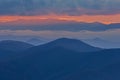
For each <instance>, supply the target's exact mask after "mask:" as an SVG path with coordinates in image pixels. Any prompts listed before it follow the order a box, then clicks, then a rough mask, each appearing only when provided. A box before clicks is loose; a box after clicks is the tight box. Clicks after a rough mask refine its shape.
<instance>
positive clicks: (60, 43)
mask: <svg viewBox="0 0 120 80" xmlns="http://www.w3.org/2000/svg"><path fill="white" fill-rule="evenodd" d="M56 47H61V48H64V49H67V50H72V51H75V52H94V51H99V50H101V49H100V48H97V47H93V46H90V45H88V44H86V43H84V42H82V41H80V40H76V39H68V38H60V39H57V40H54V41H52V42H49V43H47V44H44V45H40V46H37V47H35V48H32V49H31V50H34V49H35V50H34V51H36V49H38V50H40V49H41V50H45V49H46V50H47V49H52V48H56Z"/></svg>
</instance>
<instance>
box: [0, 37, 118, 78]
mask: <svg viewBox="0 0 120 80" xmlns="http://www.w3.org/2000/svg"><path fill="white" fill-rule="evenodd" d="M68 43H69V44H68ZM76 43H77V44H76ZM78 43H79V44H80V43H81V47H84V46H86V45H87V44H86V43H83V42H82V41H79V40H75V39H67V38H62V39H57V40H55V41H52V42H50V43H47V44H44V45H40V46H35V47H33V48H30V49H27V50H26V51H23V52H21V54H22V55H21V57H19V58H16V59H14V60H13V59H12V60H10V61H7V62H0V80H119V79H120V76H119V74H120V70H119V64H120V49H106V50H103V49H100V48H98V49H99V50H98V49H97V51H96V52H95V51H94V52H91V51H90V52H88V51H86V50H85V49H84V51H83V50H82V52H81V51H80V52H79V51H78V50H77V49H76V50H77V51H75V49H74V50H73V49H70V48H71V47H69V46H72V47H74V45H73V44H75V45H76V46H78ZM61 44H62V45H61ZM63 45H65V46H63ZM83 45H84V46H83ZM88 46H90V45H88ZM78 47H79V46H78ZM81 47H80V48H79V49H83V48H81ZM85 48H86V47H85ZM92 49H93V48H92Z"/></svg>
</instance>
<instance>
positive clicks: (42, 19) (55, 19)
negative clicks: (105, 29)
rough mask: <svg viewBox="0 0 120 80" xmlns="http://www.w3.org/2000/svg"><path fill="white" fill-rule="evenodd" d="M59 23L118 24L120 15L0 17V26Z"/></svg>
mask: <svg viewBox="0 0 120 80" xmlns="http://www.w3.org/2000/svg"><path fill="white" fill-rule="evenodd" d="M59 22H87V23H93V22H100V23H104V24H111V23H120V14H116V15H82V16H70V15H55V14H52V15H40V16H0V23H2V24H7V23H9V24H42V23H43V24H51V23H52V24H54V23H59Z"/></svg>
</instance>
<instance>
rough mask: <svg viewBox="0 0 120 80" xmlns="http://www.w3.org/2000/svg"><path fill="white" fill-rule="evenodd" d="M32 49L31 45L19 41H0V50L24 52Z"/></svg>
mask: <svg viewBox="0 0 120 80" xmlns="http://www.w3.org/2000/svg"><path fill="white" fill-rule="evenodd" d="M31 47H33V45H32V44H29V43H25V42H21V41H14V40H3V41H0V49H5V50H9V51H15V52H16V51H17V52H19V51H24V50H26V49H28V48H31Z"/></svg>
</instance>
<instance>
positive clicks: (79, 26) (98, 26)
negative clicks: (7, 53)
mask: <svg viewBox="0 0 120 80" xmlns="http://www.w3.org/2000/svg"><path fill="white" fill-rule="evenodd" d="M113 29H120V24H110V25H105V24H102V23H77V22H73V23H69V22H68V23H60V24H59V23H57V24H48V25H29V26H28V25H26V26H20V25H11V26H10V25H6V24H5V25H2V26H0V30H33V31H47V30H49V31H72V32H79V31H84V30H85V31H96V32H100V31H107V30H113Z"/></svg>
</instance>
